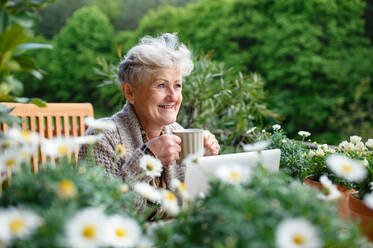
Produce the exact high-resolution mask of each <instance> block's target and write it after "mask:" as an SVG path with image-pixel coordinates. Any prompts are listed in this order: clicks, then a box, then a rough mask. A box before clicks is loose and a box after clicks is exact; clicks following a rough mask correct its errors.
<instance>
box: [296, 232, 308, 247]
mask: <svg viewBox="0 0 373 248" xmlns="http://www.w3.org/2000/svg"><path fill="white" fill-rule="evenodd" d="M293 242H294V243H295V244H297V245H304V244H305V243H306V239H305V238H304V236H303V235H300V234H295V235H294V236H293Z"/></svg>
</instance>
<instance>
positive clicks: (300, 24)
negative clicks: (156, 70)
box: [137, 0, 373, 143]
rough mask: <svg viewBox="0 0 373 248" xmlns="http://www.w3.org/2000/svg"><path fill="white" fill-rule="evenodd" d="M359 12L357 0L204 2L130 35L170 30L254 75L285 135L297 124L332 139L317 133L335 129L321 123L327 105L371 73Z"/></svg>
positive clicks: (154, 18)
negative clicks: (263, 82) (259, 77)
mask: <svg viewBox="0 0 373 248" xmlns="http://www.w3.org/2000/svg"><path fill="white" fill-rule="evenodd" d="M363 11H364V3H363V2H362V1H350V0H344V1H339V2H338V4H336V3H335V1H333V0H326V1H319V0H310V1H297V0H291V1H273V0H265V1H262V0H260V1H259V0H249V1H247V0H233V1H232V0H217V1H216V0H207V1H199V2H197V3H195V4H189V5H187V6H186V7H185V8H175V7H169V6H168V7H164V8H161V9H159V10H158V11H156V12H150V13H148V14H147V15H146V16H145V17H144V18H143V20H142V21H141V23H140V25H139V29H138V30H137V34H138V37H141V36H142V35H144V34H157V33H160V32H164V31H167V32H174V31H177V32H179V33H180V36H181V38H182V40H184V41H187V42H190V44H191V45H192V46H193V48H194V49H195V50H197V51H200V50H204V51H205V52H206V51H210V50H213V51H214V58H217V59H219V60H222V61H224V62H225V63H227V64H228V65H234V66H235V67H236V68H238V69H240V70H244V71H256V72H258V73H260V74H261V75H262V76H263V77H264V78H266V80H267V85H266V87H267V89H268V91H269V93H270V95H271V98H270V99H269V100H270V103H271V106H272V107H273V108H275V110H276V112H278V113H280V114H282V115H284V116H286V120H285V122H284V124H286V126H287V129H288V131H289V133H290V134H291V135H295V133H296V131H298V130H297V128H298V127H300V126H301V127H304V128H306V129H307V130H310V131H311V132H312V133H314V134H321V133H325V134H324V135H323V136H320V137H319V138H320V139H323V140H325V139H328V141H329V143H332V142H335V141H336V138H335V137H334V138H333V137H332V136H331V135H330V134H328V133H327V132H325V130H332V132H333V131H336V132H339V133H341V132H343V129H338V130H336V129H335V127H334V126H332V125H330V124H329V123H328V122H327V120H328V118H329V116H330V115H332V114H333V105H335V104H337V102H338V99H340V98H341V97H342V98H344V100H345V102H350V101H351V100H352V99H353V95H352V92H353V91H354V88H355V87H356V86H357V85H358V84H359V83H360V80H361V79H362V78H369V77H370V76H371V68H372V65H373V63H372V62H373V61H372V55H373V50H372V48H371V44H370V42H369V40H368V39H367V38H365V37H364V36H363V31H364V30H363V28H364V22H363V19H362V14H363Z"/></svg>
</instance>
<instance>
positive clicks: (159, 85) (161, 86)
mask: <svg viewBox="0 0 373 248" xmlns="http://www.w3.org/2000/svg"><path fill="white" fill-rule="evenodd" d="M164 87H165V85H164V84H158V85H157V88H164Z"/></svg>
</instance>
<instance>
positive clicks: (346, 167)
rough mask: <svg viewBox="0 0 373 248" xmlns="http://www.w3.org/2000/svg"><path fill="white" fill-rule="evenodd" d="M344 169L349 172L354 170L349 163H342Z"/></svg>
mask: <svg viewBox="0 0 373 248" xmlns="http://www.w3.org/2000/svg"><path fill="white" fill-rule="evenodd" d="M342 171H343V172H345V173H347V174H349V173H350V172H351V171H352V168H351V166H350V165H348V164H342Z"/></svg>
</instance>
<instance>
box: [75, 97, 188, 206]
mask: <svg viewBox="0 0 373 248" xmlns="http://www.w3.org/2000/svg"><path fill="white" fill-rule="evenodd" d="M101 120H103V121H113V122H114V123H115V126H116V128H115V129H112V130H104V131H103V132H102V133H103V135H104V136H103V138H102V139H100V140H99V141H98V142H97V143H96V144H95V146H94V148H93V154H94V157H95V159H96V162H97V163H98V164H99V165H101V166H103V167H104V168H105V171H106V173H113V174H114V176H116V177H120V178H123V179H124V178H126V177H127V178H135V177H136V176H138V175H139V174H141V173H143V171H144V170H143V169H142V168H141V167H140V166H139V161H140V159H141V158H142V157H143V156H144V155H145V153H144V152H143V151H142V150H141V146H142V145H143V144H144V143H143V137H142V134H141V125H140V123H139V120H138V118H137V116H136V113H135V111H134V108H133V106H132V105H131V104H129V103H128V102H127V103H126V104H125V105H124V107H123V109H122V110H121V111H120V112H118V113H116V114H114V115H113V116H112V117H109V118H103V119H101ZM175 129H183V128H182V127H181V126H180V125H179V124H178V123H176V122H175V123H172V124H170V125H167V126H165V127H164V129H163V130H164V132H165V133H166V134H168V133H171V131H172V130H175ZM94 134H97V131H95V130H94V129H92V128H89V129H88V130H87V131H86V133H85V135H94ZM120 144H122V145H123V146H124V147H125V155H124V156H123V157H121V158H119V157H117V154H116V147H117V146H118V145H120ZM88 153H89V151H88V145H81V147H80V149H79V159H83V158H85V157H86V156H87V155H88ZM88 159H89V158H88ZM114 163H115V164H114ZM162 174H163V176H164V178H165V181H166V187H167V188H169V187H170V185H171V180H172V179H173V178H177V179H179V180H181V181H184V175H185V166H183V165H176V164H174V165H169V166H167V167H163V172H162ZM138 181H141V182H147V183H151V181H152V179H151V178H150V177H149V176H144V177H142V178H140V179H139V180H138ZM159 181H160V180H159V178H158V180H156V182H158V183H159ZM156 186H158V185H156ZM140 205H142V204H140Z"/></svg>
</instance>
